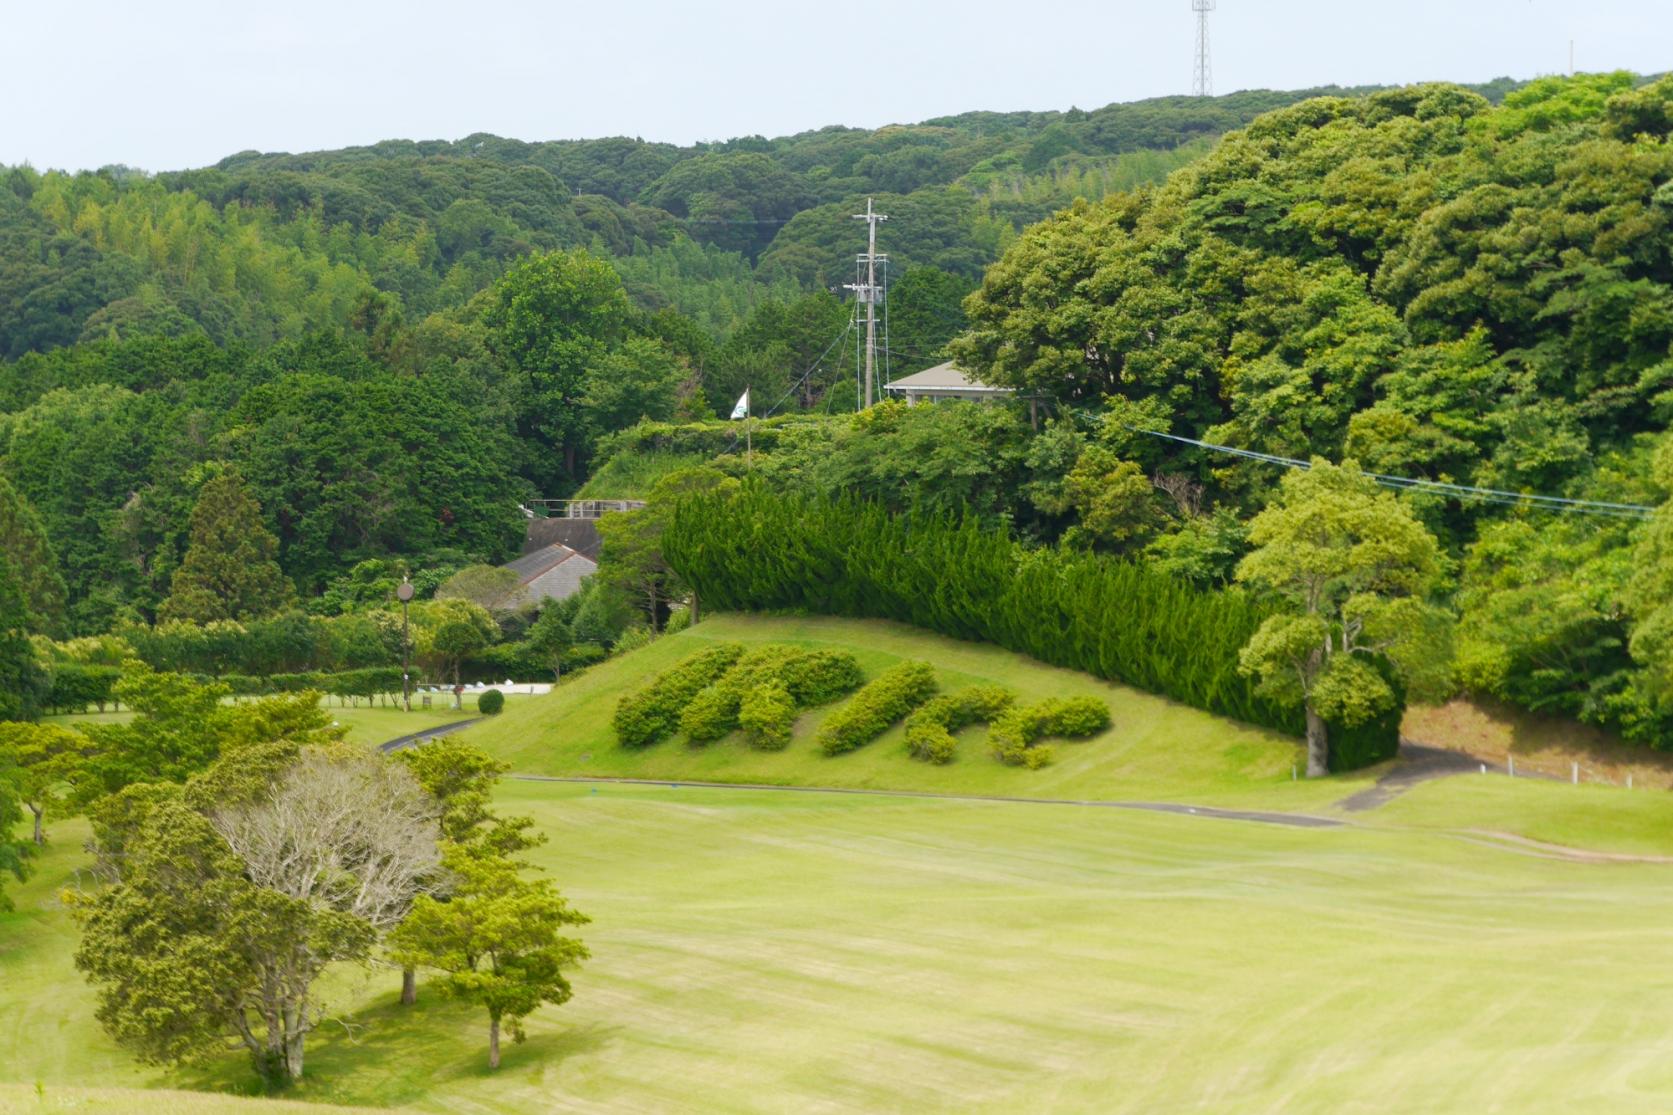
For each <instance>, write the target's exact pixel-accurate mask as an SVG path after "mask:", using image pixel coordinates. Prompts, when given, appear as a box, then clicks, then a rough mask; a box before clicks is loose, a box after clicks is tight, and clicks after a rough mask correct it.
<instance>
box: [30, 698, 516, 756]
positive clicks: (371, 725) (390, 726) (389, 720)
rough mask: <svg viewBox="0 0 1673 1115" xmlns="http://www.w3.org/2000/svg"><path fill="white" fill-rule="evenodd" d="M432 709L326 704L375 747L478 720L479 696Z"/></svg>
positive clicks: (109, 718) (95, 716) (101, 719)
mask: <svg viewBox="0 0 1673 1115" xmlns="http://www.w3.org/2000/svg"><path fill="white" fill-rule="evenodd" d="M431 700H432V703H433V707H431V708H421V707H419V702H418V700H417V699H414V701H413V709H412V711H411V712H410V713H409V712H406V711H404V710H402V709H400V708H397V707H395V706H390V707H388V708H385V707H384V706H383V705H381V704H379V705H375V706H373V707H371V708H368V707H366V705H365V704H364V703H362V704H361V705H360V706H359V707H356V708H345V707H341V706H339V705H338V703H337V699H336V698H335V697H332V698H329V699H328V700H326V701H325V702H324V703H325V707H326V711H328V712H330V713H331V718H332V719H333V720H335V721H336V722H337V723H339V724H341V725H343V726H344V727H346V728H347V729H348V736H347V738H348V739H350V740H352V741H353V742H355V743H364V744H368V745H375V744H379V743H386V742H388V741H389V740H392V739H395V738H397V737H399V736H404V735H410V734H412V733H413V732H422V731H424V730H425V729H426V728H434V727H436V726H438V725H441V724H451V723H453V722H454V721H455V720H468V719H470V718H472V717H474V716H477V715H478V713H477V711H476V695H475V694H471V693H467V694H466V695H465V707H464V709H463V710H462V711H459V712H455V711H454V710H453V707H452V706H453V698H452V696H451V695H450V694H435V695H433V696H432V697H431ZM527 700H530V698H528V697H520V696H516V695H510V696H507V697H506V699H505V705H506V708H508V709H510V708H515V707H516V706H517V705H518V704H519V703H520V702H523V701H527ZM44 719H46V720H47V721H49V722H51V723H55V724H78V723H79V724H98V723H117V722H126V721H128V720H131V719H133V713H131V712H129V711H127V710H123V711H122V712H103V713H100V712H90V713H81V714H73V715H68V716H48V717H45V718H44Z"/></svg>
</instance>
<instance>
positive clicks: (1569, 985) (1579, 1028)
mask: <svg viewBox="0 0 1673 1115" xmlns="http://www.w3.org/2000/svg"><path fill="white" fill-rule="evenodd" d="M1520 789H1521V788H1517V790H1518V792H1520ZM502 804H503V805H504V806H505V807H506V808H507V809H509V810H512V811H516V812H521V813H527V814H530V815H532V816H534V817H535V818H536V820H537V822H538V823H539V825H540V827H541V828H542V829H543V830H544V831H546V832H547V833H549V834H550V835H551V837H552V839H551V842H550V843H549V844H547V845H546V846H545V847H544V848H542V849H540V850H539V852H538V853H537V858H538V859H539V860H540V861H541V862H542V863H543V864H544V865H546V866H547V867H548V868H550V869H551V872H552V876H553V877H554V878H555V879H556V880H557V881H558V882H559V883H560V884H562V885H563V887H564V888H565V890H566V892H567V893H568V894H569V896H570V897H571V898H572V899H573V900H574V902H575V903H576V904H577V906H578V907H579V908H580V909H582V910H584V911H585V912H586V913H588V914H590V915H591V916H592V917H593V919H594V922H593V924H592V925H590V926H588V927H586V929H585V937H586V939H587V941H588V943H589V944H590V945H591V947H592V949H593V952H594V959H593V960H592V961H591V962H590V963H589V964H588V965H587V966H586V967H585V968H584V969H583V970H581V971H580V972H579V973H577V975H576V977H575V984H576V998H575V1000H574V1001H573V1002H572V1003H571V1004H569V1005H568V1006H565V1007H563V1008H556V1009H548V1010H545V1011H542V1012H541V1013H540V1014H539V1015H537V1016H536V1017H535V1018H533V1019H531V1020H530V1023H529V1041H528V1042H527V1043H526V1044H524V1045H521V1046H508V1048H507V1050H506V1057H505V1066H504V1068H503V1069H502V1070H501V1071H500V1072H499V1073H498V1074H495V1075H492V1076H490V1075H489V1074H487V1073H486V1072H485V1071H484V1069H483V1067H482V1057H483V1033H482V1029H483V1027H482V1019H481V1018H480V1017H479V1016H478V1012H476V1011H474V1010H470V1009H468V1008H466V1007H464V1006H462V1005H461V1004H457V1003H452V1002H447V1001H443V1000H441V999H439V998H438V997H437V996H436V995H435V994H434V991H433V989H432V988H430V987H429V986H428V985H425V986H424V987H423V988H422V990H421V1002H420V1005H419V1007H418V1008H417V1009H416V1010H415V1011H413V1012H405V1011H402V1010H401V1008H399V1007H397V1006H395V1005H394V1002H393V999H394V993H395V989H396V983H397V980H396V979H395V977H394V974H393V973H390V972H387V971H383V970H375V971H367V972H363V971H360V970H353V971H347V972H344V973H341V974H340V975H338V976H337V977H336V978H334V979H333V981H332V992H333V994H332V1000H331V1002H330V1003H329V1006H330V1007H331V1009H332V1010H333V1011H334V1012H337V1013H339V1014H340V1017H341V1019H342V1021H343V1022H344V1023H346V1024H347V1028H345V1027H344V1026H343V1025H332V1026H327V1027H326V1028H325V1029H324V1030H323V1031H322V1032H321V1034H320V1035H318V1036H317V1037H316V1039H315V1040H314V1041H313V1042H312V1044H311V1046H310V1050H309V1074H310V1075H309V1079H308V1080H307V1081H306V1082H305V1084H304V1086H303V1087H301V1088H300V1089H298V1090H297V1092H296V1098H298V1099H307V1100H314V1101H327V1102H333V1103H358V1104H366V1105H371V1106H411V1107H414V1108H417V1109H420V1110H430V1111H450V1110H467V1111H473V1112H528V1111H554V1110H590V1111H647V1110H692V1109H700V1110H724V1111H800V1110H809V1109H816V1110H832V1111H877V1110H896V1111H1018V1110H1064V1111H1093V1110H1096V1111H1110V1112H1155V1111H1170V1112H1171V1111H1214V1112H1243V1111H1249V1112H1256V1111H1259V1112H1275V1111H1284V1112H1331V1113H1337V1112H1414V1111H1422V1112H1433V1113H1440V1112H1469V1113H1475V1112H1484V1111H1495V1110H1496V1111H1505V1112H1512V1111H1514V1112H1572V1111H1578V1110H1586V1111H1611V1112H1615V1111H1622V1112H1633V1111H1644V1112H1651V1111H1664V1110H1667V1109H1669V1108H1670V1107H1673V1061H1669V1059H1668V1058H1667V1056H1666V1050H1667V1037H1666V1035H1667V1033H1668V1032H1669V1029H1670V1028H1673V996H1670V995H1669V994H1668V990H1669V988H1668V984H1669V983H1670V982H1673V977H1670V976H1668V975H1666V974H1665V973H1667V972H1668V971H1670V970H1673V964H1670V962H1673V938H1670V937H1669V935H1668V933H1667V931H1666V926H1667V925H1668V924H1669V922H1670V920H1673V867H1667V866H1659V865H1650V864H1607V865H1598V864H1578V863H1569V862H1562V861H1555V860H1550V859H1545V858H1541V857H1539V856H1536V855H1531V854H1525V853H1521V852H1517V851H1513V850H1506V849H1500V848H1494V847H1484V846H1481V845H1478V844H1475V843H1472V842H1470V841H1468V840H1465V839H1461V838H1458V837H1453V836H1449V835H1445V834H1441V833H1430V832H1418V831H1411V830H1396V829H1373V828H1354V827H1348V828H1341V829H1326V830H1304V829H1291V828H1281V827H1277V826H1270V825H1257V824H1251V823H1245V822H1232V821H1218V820H1207V819H1202V818H1192V817H1178V816H1165V815H1156V814H1149V813H1142V812H1135V811H1128V810H1118V809H1110V808H1102V807H1085V806H1061V805H1045V804H1013V803H991V802H967V801H925V800H922V799H910V798H878V797H866V796H854V795H837V794H819V793H799V792H792V791H781V790H768V791H748V790H731V789H699V788H689V787H688V788H681V789H671V788H666V787H647V786H622V785H605V786H602V787H597V788H594V787H587V786H580V785H570V784H551V783H514V784H510V785H508V786H507V787H506V788H505V790H504V793H503V794H502ZM57 835H58V843H57V845H56V846H55V849H54V851H53V853H52V856H51V857H50V858H49V859H48V861H47V862H46V863H45V864H43V871H42V873H41V876H40V877H38V878H37V879H36V880H35V881H33V882H32V883H30V884H29V885H28V886H26V887H24V888H21V889H20V890H19V891H18V897H19V900H20V912H19V913H17V914H14V915H10V916H7V917H4V918H0V956H3V957H4V959H3V961H0V963H3V964H4V972H3V975H4V978H3V979H0V1017H3V1018H5V1019H6V1020H7V1022H6V1024H5V1026H4V1028H0V1066H3V1068H0V1076H4V1077H8V1078H10V1079H12V1080H15V1081H18V1082H21V1083H26V1084H27V1083H32V1082H33V1081H34V1080H36V1079H39V1080H41V1081H43V1082H44V1086H45V1087H47V1088H48V1089H49V1090H50V1089H53V1088H61V1087H65V1086H72V1085H99V1086H103V1087H134V1086H143V1085H154V1086H165V1085H167V1086H175V1087H180V1086H186V1087H192V1088H203V1087H207V1086H212V1085H226V1084H229V1083H233V1082H237V1081H239V1080H241V1079H242V1078H243V1073H244V1070H243V1066H242V1064H241V1063H240V1061H239V1060H238V1059H237V1058H232V1059H229V1060H228V1062H227V1063H226V1064H225V1065H224V1066H222V1067H219V1068H215V1069H211V1070H199V1071H196V1072H192V1073H185V1074H167V1073H159V1072H156V1071H153V1070H140V1069H134V1068H132V1067H130V1066H129V1065H128V1064H127V1061H126V1059H125V1058H124V1056H123V1055H122V1054H121V1053H120V1052H119V1051H117V1050H115V1049H113V1048H112V1047H111V1046H110V1044H109V1042H108V1040H107V1039H106V1038H104V1036H103V1035H102V1034H101V1033H100V1032H99V1031H98V1029H97V1027H96V1025H95V1024H94V1022H93V1020H92V1018H91V1011H90V1009H89V1008H90V1000H89V997H88V995H87V993H86V991H85V990H84V989H82V987H81V985H80V984H79V982H78V981H77V979H76V976H75V974H74V973H73V971H71V970H70V968H69V963H68V956H69V943H68V939H69V932H68V928H69V927H68V925H67V919H66V918H65V916H64V914H63V913H62V911H60V910H57V909H55V908H54V903H53V902H52V900H51V897H50V896H51V894H52V893H53V891H54V890H55V889H56V887H57V886H58V885H60V884H61V883H62V882H63V881H64V879H65V877H66V874H67V872H69V871H70V870H71V869H72V868H73V867H74V866H75V865H76V863H77V862H78V861H79V858H80V853H78V852H76V851H74V843H75V841H76V838H77V837H78V835H79V834H78V833H77V832H76V831H74V829H73V827H72V828H65V829H64V831H63V832H61V833H58V834H57ZM9 1094H15V1093H3V1092H0V1099H4V1098H5V1097H6V1096H7V1095H9ZM202 1109H203V1110H213V1109H214V1108H213V1107H212V1106H205V1107H203V1108H202ZM231 1109H232V1110H237V1108H236V1107H234V1108H231Z"/></svg>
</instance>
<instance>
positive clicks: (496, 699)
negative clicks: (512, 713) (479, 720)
mask: <svg viewBox="0 0 1673 1115" xmlns="http://www.w3.org/2000/svg"><path fill="white" fill-rule="evenodd" d="M503 708H505V694H504V693H501V692H500V691H499V690H498V689H490V690H488V691H487V692H486V693H484V694H482V696H480V697H478V698H477V699H476V711H477V712H480V713H481V714H482V715H483V716H497V715H499V712H500V710H501V709H503Z"/></svg>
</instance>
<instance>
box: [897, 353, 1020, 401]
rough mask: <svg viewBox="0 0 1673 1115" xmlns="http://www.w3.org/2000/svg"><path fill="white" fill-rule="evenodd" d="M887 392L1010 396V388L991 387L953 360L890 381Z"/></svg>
mask: <svg viewBox="0 0 1673 1115" xmlns="http://www.w3.org/2000/svg"><path fill="white" fill-rule="evenodd" d="M883 390H885V391H914V392H919V391H924V392H928V391H992V392H994V393H996V394H1004V395H1009V394H1010V393H1011V389H1010V388H1009V387H989V386H988V385H987V384H985V383H983V382H982V381H981V380H979V379H975V378H974V377H972V376H971V375H970V373H969V372H966V371H965V370H964V369H963V368H960V367H959V366H958V365H957V364H954V363H953V362H952V361H951V360H949V361H947V362H946V363H945V364H937V365H936V366H935V367H933V368H925V369H924V370H923V371H921V372H913V373H912V374H911V375H909V376H902V377H901V378H899V379H896V380H890V381H889V382H888V383H885V384H884V385H883Z"/></svg>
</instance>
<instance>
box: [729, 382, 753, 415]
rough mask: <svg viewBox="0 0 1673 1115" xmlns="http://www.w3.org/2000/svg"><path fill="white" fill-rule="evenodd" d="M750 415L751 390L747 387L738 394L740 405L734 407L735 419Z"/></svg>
mask: <svg viewBox="0 0 1673 1115" xmlns="http://www.w3.org/2000/svg"><path fill="white" fill-rule="evenodd" d="M748 417H749V391H748V390H747V389H746V390H745V391H744V393H743V394H742V395H739V396H738V405H737V406H735V407H733V408H732V418H733V420H736V419H739V418H748Z"/></svg>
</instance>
